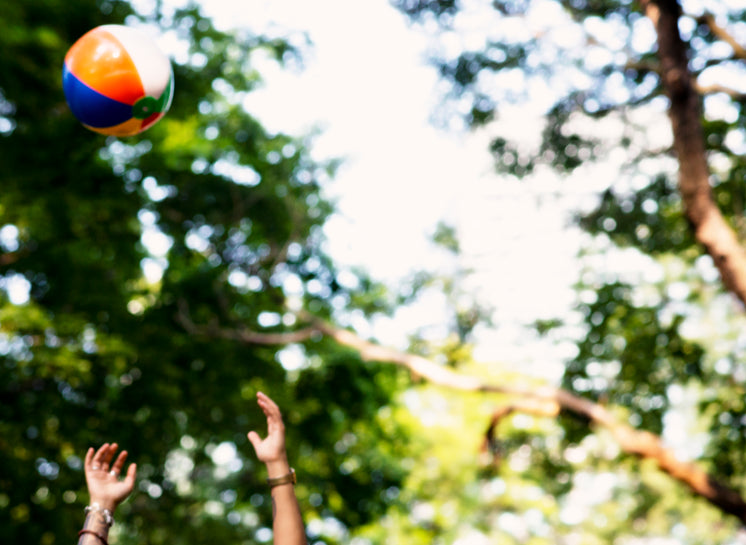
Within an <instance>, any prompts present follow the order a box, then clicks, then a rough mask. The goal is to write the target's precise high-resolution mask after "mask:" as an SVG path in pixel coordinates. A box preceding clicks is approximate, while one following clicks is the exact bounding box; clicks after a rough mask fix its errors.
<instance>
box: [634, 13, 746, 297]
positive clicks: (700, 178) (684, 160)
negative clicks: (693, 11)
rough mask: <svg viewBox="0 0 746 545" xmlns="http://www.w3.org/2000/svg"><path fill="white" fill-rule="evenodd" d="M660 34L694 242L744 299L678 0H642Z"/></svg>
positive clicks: (744, 273) (745, 268) (744, 267)
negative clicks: (715, 193) (712, 175)
mask: <svg viewBox="0 0 746 545" xmlns="http://www.w3.org/2000/svg"><path fill="white" fill-rule="evenodd" d="M641 6H642V8H643V10H644V12H645V14H646V15H647V16H648V17H649V18H650V20H651V21H652V22H653V24H654V26H655V29H656V32H657V35H658V56H659V58H660V74H661V81H662V83H663V87H664V89H665V92H666V95H667V96H668V98H669V101H670V105H669V116H670V119H671V126H672V129H673V142H674V150H675V152H676V155H677V158H678V162H679V192H680V193H681V197H682V201H683V203H684V213H685V214H686V217H687V219H688V220H689V222H690V224H691V225H692V228H693V230H694V235H695V237H696V239H697V241H698V242H699V243H700V244H702V246H703V247H704V248H705V251H707V253H708V254H709V255H710V256H711V257H712V260H713V262H714V264H715V266H716V267H717V269H718V271H719V272H720V276H721V278H722V280H723V284H724V286H725V287H726V288H727V289H728V290H730V291H731V292H732V293H733V294H734V295H735V296H736V297H738V298H739V299H740V300H741V302H743V303H744V304H746V251H745V250H744V248H743V246H742V245H741V244H740V242H739V241H738V238H737V237H736V234H735V232H734V230H733V229H732V228H731V226H730V225H728V223H727V222H726V221H725V219H724V218H723V215H722V214H721V213H720V210H719V209H718V207H717V206H716V204H715V202H714V201H713V198H712V192H711V190H710V185H709V167H708V165H707V157H706V149H705V143H704V135H703V130H702V112H701V108H700V96H699V93H697V92H696V90H695V88H694V84H693V82H692V76H691V74H690V72H689V67H688V62H687V50H686V46H685V44H684V41H683V40H682V39H681V35H680V33H679V27H678V22H679V17H680V15H681V8H680V6H679V3H678V1H677V0H641Z"/></svg>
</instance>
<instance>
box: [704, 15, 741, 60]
mask: <svg viewBox="0 0 746 545" xmlns="http://www.w3.org/2000/svg"><path fill="white" fill-rule="evenodd" d="M697 22H698V23H700V24H703V25H707V27H708V28H709V29H710V32H712V34H713V35H714V36H715V37H716V38H718V39H720V40H722V41H724V42H725V43H727V44H728V45H729V46H730V47H731V49H733V56H734V57H735V58H737V59H744V60H746V48H744V47H743V46H742V45H741V44H739V43H738V42H737V41H736V39H735V38H734V37H733V36H732V35H731V34H730V33H729V32H728V31H727V30H725V29H724V28H723V27H721V26H720V25H718V24H717V21H715V16H714V15H713V14H712V13H703V14H702V15H700V16H699V17H697Z"/></svg>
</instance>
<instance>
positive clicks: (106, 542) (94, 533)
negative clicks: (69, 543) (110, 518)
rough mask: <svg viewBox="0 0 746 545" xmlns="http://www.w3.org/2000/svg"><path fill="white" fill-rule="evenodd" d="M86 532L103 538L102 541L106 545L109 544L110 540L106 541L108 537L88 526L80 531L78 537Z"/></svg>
mask: <svg viewBox="0 0 746 545" xmlns="http://www.w3.org/2000/svg"><path fill="white" fill-rule="evenodd" d="M84 534H91V535H92V536H96V537H97V538H99V539H100V540H101V543H103V544H104V545H109V542H108V541H106V538H105V537H104V536H102V535H101V534H99V533H98V532H94V531H93V530H88V529H86V528H83V529H82V530H81V531H80V532H78V537H82V536H83V535H84Z"/></svg>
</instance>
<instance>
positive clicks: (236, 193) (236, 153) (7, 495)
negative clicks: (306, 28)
mask: <svg viewBox="0 0 746 545" xmlns="http://www.w3.org/2000/svg"><path fill="white" fill-rule="evenodd" d="M140 9H141V10H143V11H136V10H135V8H134V7H133V6H131V5H130V4H129V3H127V2H121V1H116V0H113V1H100V2H92V1H76V2H37V1H31V2H27V1H23V2H21V1H11V2H5V3H3V6H2V7H1V8H0V15H1V16H2V17H3V20H4V21H5V24H6V25H7V28H8V29H12V30H9V31H8V32H5V33H3V36H2V37H0V42H1V43H2V48H3V51H4V54H3V56H2V60H0V63H1V64H0V66H1V67H2V73H3V81H2V83H0V91H1V93H2V94H1V95H0V108H1V111H2V117H1V118H0V129H1V131H2V134H0V138H2V141H3V145H2V146H1V147H0V161H2V164H3V169H2V174H0V194H1V195H2V197H1V201H0V202H1V204H0V230H1V232H2V237H1V238H2V242H0V244H1V246H0V247H1V249H2V254H0V275H1V276H0V279H1V280H0V281H1V282H2V284H1V286H2V288H3V290H2V292H0V324H1V325H0V377H1V378H0V396H1V397H2V409H0V410H1V411H2V413H1V414H2V417H0V429H1V431H2V433H1V434H0V435H2V437H1V438H0V461H1V462H2V470H0V483H1V484H0V489H1V490H2V492H0V528H2V529H0V540H2V541H3V542H8V543H10V542H21V543H43V544H51V543H69V542H70V541H71V540H72V539H74V536H75V535H76V532H77V530H78V529H79V525H80V523H81V521H82V519H83V512H82V507H83V506H84V505H85V502H86V501H87V498H86V496H85V488H84V480H83V474H82V466H81V456H82V454H83V453H84V452H85V450H86V449H87V448H88V447H89V446H95V445H98V444H101V443H103V442H105V441H117V442H118V443H119V444H120V445H122V447H123V448H126V449H128V450H129V452H130V457H131V459H132V460H134V461H137V462H138V464H139V468H140V469H139V484H138V489H139V493H137V494H136V495H135V496H134V497H133V499H132V501H130V502H127V503H126V504H125V505H124V506H122V512H121V514H120V516H119V521H118V524H117V526H115V528H114V532H115V534H114V538H115V539H117V541H118V542H120V543H135V542H138V543H140V542H143V541H144V542H149V543H164V542H169V543H191V544H195V543H215V542H218V541H219V542H232V541H236V540H240V541H242V542H245V543H249V542H254V541H266V535H267V531H268V530H267V527H268V525H269V521H270V517H271V514H270V513H271V508H270V506H269V505H268V502H265V501H264V497H263V495H262V493H261V492H262V491H263V489H264V484H263V480H264V477H265V476H264V475H262V474H261V472H258V471H255V469H256V468H257V467H258V466H256V465H255V461H254V460H253V459H252V453H251V449H250V448H249V445H248V442H247V439H246V432H248V431H249V430H250V429H254V428H256V429H257V430H258V431H261V428H260V426H261V425H262V416H261V414H260V413H259V412H258V410H256V407H255V404H254V401H253V399H254V395H255V392H256V391H257V390H259V389H261V390H264V391H266V392H268V393H270V394H271V395H272V396H273V397H274V398H275V399H276V400H277V401H278V402H279V403H280V404H281V405H282V406H283V409H284V410H285V413H286V414H285V416H286V419H287V421H288V424H289V425H288V428H289V430H290V432H289V433H290V435H289V441H288V444H289V445H290V449H291V456H293V458H294V463H295V465H296V467H297V469H298V473H299V474H300V475H303V474H305V475H306V476H307V477H306V478H305V479H303V482H302V485H301V486H300V487H299V494H300V495H301V496H302V497H303V498H304V504H305V505H306V506H307V509H306V513H305V515H306V517H307V518H308V519H309V520H314V518H315V517H320V516H323V517H324V518H327V519H329V518H330V517H334V518H335V519H338V520H339V521H341V523H344V524H358V523H365V522H367V521H368V520H370V518H371V517H373V516H375V515H376V514H377V513H379V512H380V511H381V510H383V509H385V506H386V505H387V503H390V501H391V500H389V499H387V498H386V497H385V496H384V495H383V494H382V493H381V491H384V490H386V489H388V488H389V487H391V486H394V485H396V484H397V483H398V482H399V480H400V479H401V475H402V472H401V469H400V468H399V467H398V464H397V463H396V449H391V450H389V451H388V452H387V451H382V450H378V449H375V448H372V445H375V444H377V443H379V442H382V441H387V440H388V439H387V434H391V433H397V430H396V429H395V428H394V429H390V430H388V431H383V430H378V429H376V428H370V427H368V426H367V425H366V424H367V423H368V422H369V421H370V420H372V419H373V418H374V416H375V412H376V410H377V409H378V407H379V406H380V405H385V404H386V403H387V402H388V400H389V396H390V395H391V392H392V391H393V389H394V388H395V386H396V384H397V380H398V379H397V375H398V374H397V373H395V372H384V373H376V376H375V382H374V380H373V373H372V372H371V371H369V370H366V369H364V368H361V367H360V366H359V365H357V362H356V361H355V359H354V358H350V357H349V355H348V353H347V352H346V351H344V350H340V349H339V348H338V347H337V346H336V345H334V344H331V343H323V342H313V343H310V345H311V346H312V349H311V350H309V351H308V353H307V354H306V355H307V357H308V360H309V361H310V362H313V361H315V360H316V358H319V357H321V356H323V358H324V362H325V364H324V366H323V367H320V366H318V365H314V364H312V363H311V364H309V365H306V366H304V367H302V368H297V366H293V365H291V364H290V363H287V361H286V360H289V359H290V353H289V352H280V351H278V350H277V349H276V348H275V347H271V348H265V347H263V346H247V345H242V344H238V343H235V342H233V341H232V340H220V339H205V338H203V337H195V336H193V335H191V334H190V332H189V331H187V330H185V329H184V327H183V326H182V324H181V321H180V319H179V317H180V316H181V315H188V316H190V317H191V318H192V319H195V320H200V321H201V322H204V323H208V324H234V323H241V324H246V325H252V326H254V327H260V326H261V327H262V328H264V329H265V330H267V331H272V330H273V329H284V328H285V327H286V326H289V325H292V324H291V322H290V320H291V319H292V316H291V315H290V314H289V313H288V308H287V302H288V301H289V300H292V301H295V302H297V304H299V305H301V307H303V308H308V309H311V310H313V312H314V313H315V314H317V315H318V316H323V317H330V316H331V315H332V313H333V312H334V308H335V304H338V302H340V301H342V302H345V303H344V304H349V305H351V306H358V303H357V302H356V300H357V299H364V297H361V296H359V295H357V293H356V289H357V288H358V286H349V285H347V284H345V283H343V282H340V281H339V280H338V275H339V274H340V271H338V270H337V268H336V267H335V265H334V263H332V262H331V260H330V259H329V258H328V257H327V256H326V255H325V253H324V251H323V245H322V243H323V238H322V235H321V232H320V226H321V225H323V222H324V221H325V218H326V217H327V215H328V214H329V213H330V211H331V210H332V205H331V204H330V203H329V202H327V201H326V200H324V198H323V196H322V193H321V187H322V185H323V183H324V181H325V180H327V179H328V178H329V177H330V176H331V175H333V172H334V169H335V161H328V162H317V161H313V160H312V159H311V158H310V155H309V152H308V147H309V145H310V143H311V140H310V139H311V137H309V136H298V137H292V136H289V135H285V134H272V133H270V132H268V131H267V130H265V129H264V128H263V127H262V126H261V125H260V124H259V123H258V122H257V120H256V119H253V118H252V117H251V116H250V115H249V114H248V113H247V112H246V111H245V110H244V109H243V108H242V100H243V99H244V97H245V96H246V94H247V93H250V92H251V91H252V90H253V89H254V88H256V86H257V85H260V84H261V78H260V74H258V73H257V72H256V69H255V67H254V60H255V56H256V55H257V54H258V53H262V54H264V55H269V56H271V57H272V58H274V59H276V60H277V62H279V63H285V62H289V61H293V62H296V61H298V60H299V52H298V51H297V50H295V49H294V48H293V47H291V46H290V45H289V43H288V42H287V41H286V40H283V39H277V38H269V37H266V36H257V35H253V34H251V33H248V32H241V33H231V34H228V33H224V32H221V31H219V30H217V29H216V28H214V27H213V25H212V23H211V21H210V20H209V19H207V18H206V17H204V16H203V15H202V13H201V12H200V9H199V8H198V7H197V6H195V5H188V6H185V7H180V8H172V7H169V6H167V5H165V4H161V3H155V4H153V5H152V6H150V7H142V6H141V7H140ZM104 23H126V24H128V25H133V26H142V27H143V28H144V29H145V30H146V31H147V32H150V33H152V34H153V35H154V36H156V37H158V38H164V40H162V42H163V43H164V44H167V43H171V44H175V45H173V47H174V49H173V50H172V51H168V53H169V54H170V56H171V57H172V59H173V67H174V71H175V88H176V93H175V97H174V101H173V104H172V107H171V109H170V111H169V112H168V115H167V116H166V118H164V119H163V120H161V121H160V122H159V123H158V124H156V125H155V126H153V127H152V128H151V129H149V130H148V131H147V132H145V133H143V134H142V135H139V136H137V137H132V138H127V139H117V138H107V137H104V136H101V135H97V134H94V133H92V132H90V131H88V130H87V129H85V128H84V127H82V126H81V125H80V123H78V122H77V121H76V120H75V119H74V118H73V117H72V115H71V113H70V111H69V109H68V108H67V106H66V105H65V102H64V96H63V94H62V86H61V71H62V62H63V58H64V55H65V52H66V51H67V49H68V48H69V47H70V45H72V43H74V41H75V40H77V38H78V37H80V36H81V35H82V34H84V33H85V32H86V31H88V30H89V29H91V28H93V27H95V26H97V25H99V24H104ZM164 47H165V45H164ZM356 278H359V281H360V282H363V283H364V282H366V278H365V277H364V276H360V275H357V276H356ZM370 287H371V288H372V291H373V292H374V291H375V286H374V285H372V284H371V286H370ZM363 303H364V301H362V302H361V304H363ZM299 350H300V349H299ZM374 384H375V388H374V387H373V385H374ZM352 433H355V438H356V440H355V442H354V444H353V443H352V442H351V441H348V443H349V445H348V446H347V447H346V448H345V449H344V451H342V450H340V449H339V448H337V449H336V450H335V448H334V446H335V444H338V443H339V442H340V441H341V439H342V438H343V437H344V436H345V435H346V434H352ZM357 455H360V456H361V457H362V459H364V461H365V465H366V468H367V469H368V471H366V472H355V473H344V472H342V471H340V470H338V469H337V468H338V467H339V466H340V465H341V463H342V460H343V459H345V458H347V457H351V456H357ZM317 513H319V514H317ZM324 533H325V532H324V531H322V532H321V534H320V535H322V536H323V535H324Z"/></svg>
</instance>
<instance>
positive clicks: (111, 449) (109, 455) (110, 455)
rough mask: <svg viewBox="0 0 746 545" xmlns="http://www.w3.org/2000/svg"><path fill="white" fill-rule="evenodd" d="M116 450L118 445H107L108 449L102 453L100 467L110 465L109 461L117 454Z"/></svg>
mask: <svg viewBox="0 0 746 545" xmlns="http://www.w3.org/2000/svg"><path fill="white" fill-rule="evenodd" d="M117 449H119V445H117V444H116V443H112V444H110V445H109V448H108V449H107V450H106V452H105V453H104V459H103V463H102V464H101V467H105V466H108V465H109V464H110V463H111V460H112V458H114V454H115V453H116V452H117Z"/></svg>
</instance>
